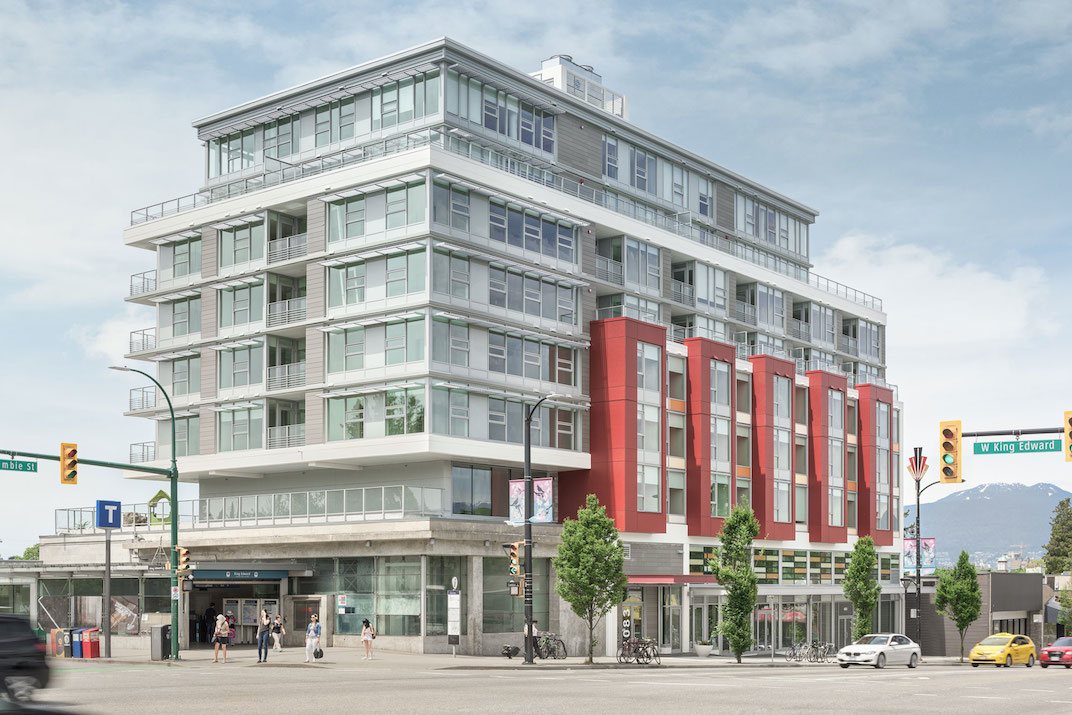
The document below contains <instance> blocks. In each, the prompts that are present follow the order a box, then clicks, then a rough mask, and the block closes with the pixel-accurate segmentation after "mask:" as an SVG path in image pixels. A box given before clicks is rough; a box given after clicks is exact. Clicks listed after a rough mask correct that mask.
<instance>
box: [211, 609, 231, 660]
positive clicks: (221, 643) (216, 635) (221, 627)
mask: <svg viewBox="0 0 1072 715" xmlns="http://www.w3.org/2000/svg"><path fill="white" fill-rule="evenodd" d="M230 642H231V624H230V623H228V622H227V616H225V615H223V614H222V613H221V614H219V615H218V616H216V627H215V629H214V630H213V631H212V650H213V658H212V662H213V663H219V662H220V649H221V648H222V649H223V662H224V663H226V662H227V645H228V644H229V643H230Z"/></svg>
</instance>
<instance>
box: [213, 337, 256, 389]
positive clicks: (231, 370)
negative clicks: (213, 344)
mask: <svg viewBox="0 0 1072 715" xmlns="http://www.w3.org/2000/svg"><path fill="white" fill-rule="evenodd" d="M218 355H219V386H220V388H221V389H226V388H229V387H242V386H244V385H258V384H260V383H262V382H264V347H263V346H261V345H251V346H248V347H244V348H235V349H233V350H220V351H219V353H218Z"/></svg>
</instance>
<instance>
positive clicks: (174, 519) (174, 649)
mask: <svg viewBox="0 0 1072 715" xmlns="http://www.w3.org/2000/svg"><path fill="white" fill-rule="evenodd" d="M108 369H109V370H118V371H119V372H136V373H138V374H139V375H144V376H145V377H147V378H149V380H151V381H152V383H153V384H154V385H156V387H157V389H159V390H160V393H161V394H162V395H163V396H164V400H165V401H166V402H167V406H168V412H169V413H170V415H171V475H170V477H169V479H170V480H171V517H170V518H171V593H172V598H171V659H172V660H178V659H179V602H178V600H177V599H176V598H175V597H174V594H175V593H176V591H177V590H178V588H179V572H178V565H179V561H178V559H179V554H178V551H177V550H176V547H177V546H178V545H179V519H178V508H177V507H178V504H179V465H178V462H177V461H176V459H175V408H174V407H173V406H172V404H171V397H169V396H168V393H167V390H165V389H164V386H163V385H161V384H160V382H159V381H157V379H156V378H155V377H153V376H152V375H150V374H149V373H147V372H145V371H144V370H139V369H137V368H134V367H126V366H125V365H122V366H120V365H112V366H110V367H109V368H108ZM109 628H110V624H109Z"/></svg>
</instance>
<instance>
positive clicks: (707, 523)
mask: <svg viewBox="0 0 1072 715" xmlns="http://www.w3.org/2000/svg"><path fill="white" fill-rule="evenodd" d="M685 347H686V348H687V349H688V368H687V370H688V393H687V395H686V396H687V398H688V445H687V448H686V476H685V497H686V506H685V514H686V518H687V520H688V524H689V535H690V536H717V535H718V534H719V532H720V531H721V530H722V522H723V518H722V517H715V516H712V515H711V483H712V480H713V478H712V473H713V465H712V464H711V440H712V434H711V412H712V409H711V361H712V360H718V361H721V362H724V363H726V364H728V365H729V374H730V414H729V419H730V460H729V461H730V494H731V495H732V494H733V493H734V490H735V489H736V483H735V482H736V478H735V476H734V474H733V470H734V465H735V464H736V460H737V440H736V438H735V436H734V435H735V432H734V430H735V429H736V420H735V418H734V416H735V415H736V413H737V389H736V385H737V382H736V381H737V374H736V370H735V366H736V365H735V361H736V359H737V350H736V348H735V347H734V346H733V345H729V344H727V343H720V342H716V341H714V340H708V339H707V338H688V339H687V340H685ZM731 499H732V497H731Z"/></svg>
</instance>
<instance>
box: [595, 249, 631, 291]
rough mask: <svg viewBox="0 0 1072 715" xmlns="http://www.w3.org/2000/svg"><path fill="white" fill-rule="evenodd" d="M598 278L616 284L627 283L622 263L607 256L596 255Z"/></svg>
mask: <svg viewBox="0 0 1072 715" xmlns="http://www.w3.org/2000/svg"><path fill="white" fill-rule="evenodd" d="M596 278H598V279H599V280H602V281H607V282H608V283H614V284H616V285H625V273H624V272H623V270H622V264H621V263H619V262H618V261H615V260H614V259H613V258H607V257H606V256H596Z"/></svg>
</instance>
